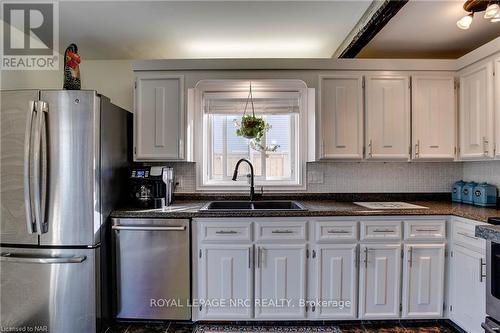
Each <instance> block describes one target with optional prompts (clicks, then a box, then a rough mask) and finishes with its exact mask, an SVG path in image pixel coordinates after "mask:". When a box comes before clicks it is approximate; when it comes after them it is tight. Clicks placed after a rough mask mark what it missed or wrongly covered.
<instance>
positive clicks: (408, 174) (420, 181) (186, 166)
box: [169, 161, 500, 193]
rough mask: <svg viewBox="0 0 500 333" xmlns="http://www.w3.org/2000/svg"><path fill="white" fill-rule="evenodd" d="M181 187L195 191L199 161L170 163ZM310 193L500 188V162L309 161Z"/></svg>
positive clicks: (182, 189) (180, 189)
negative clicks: (472, 185) (480, 184)
mask: <svg viewBox="0 0 500 333" xmlns="http://www.w3.org/2000/svg"><path fill="white" fill-rule="evenodd" d="M169 165H171V166H173V167H174V169H175V175H176V179H177V181H179V182H180V184H179V185H180V186H178V187H177V189H176V192H179V193H193V192H196V164H195V163H189V162H176V163H169ZM307 178H308V185H307V192H309V193H381V192H387V193H435V192H449V191H450V189H451V186H452V184H453V183H454V182H455V181H456V180H459V179H464V180H475V181H486V182H488V183H491V184H494V185H496V186H497V187H498V188H500V161H486V162H412V163H406V162H313V163H308V164H307Z"/></svg>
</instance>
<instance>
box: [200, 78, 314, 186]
mask: <svg viewBox="0 0 500 333" xmlns="http://www.w3.org/2000/svg"><path fill="white" fill-rule="evenodd" d="M249 82H250V81H249V80H202V81H199V82H198V83H197V84H196V87H195V89H194V94H193V95H194V96H193V101H192V102H193V103H194V110H193V111H194V124H193V125H194V133H199V135H196V137H195V141H194V143H195V149H194V153H195V160H196V161H199V163H196V190H197V191H212V192H218V191H238V192H239V191H241V192H243V191H248V182H247V180H246V179H244V177H242V175H240V177H239V179H238V181H232V180H231V179H230V178H229V179H222V180H220V179H217V180H214V179H213V178H212V179H210V176H209V175H210V173H209V172H210V168H211V167H212V166H211V165H212V164H213V162H212V161H209V159H212V158H213V155H212V154H211V153H212V152H211V151H210V150H211V149H212V146H213V144H212V142H210V140H211V139H212V135H211V134H212V132H211V131H212V128H211V127H212V126H211V122H210V120H209V118H210V115H208V114H205V112H204V107H205V101H204V98H203V96H204V94H205V93H210V92H242V91H244V92H246V91H248V86H249ZM252 90H253V91H257V92H259V91H260V92H262V91H266V92H297V93H299V96H300V97H299V112H298V113H297V114H296V115H297V116H296V117H292V119H294V120H293V121H292V122H293V123H294V124H293V126H294V128H295V131H291V132H292V133H291V136H290V154H292V152H291V150H292V149H293V150H294V153H295V156H294V160H293V161H291V163H293V165H294V166H295V167H293V168H292V170H291V171H292V175H291V178H290V180H282V179H279V180H272V179H267V180H262V179H259V178H258V177H256V178H255V186H256V187H262V188H265V189H270V190H273V191H304V190H306V181H305V180H306V179H305V170H306V162H307V160H308V157H309V156H311V155H314V149H313V151H312V154H311V148H310V146H311V145H310V144H308V141H309V140H308V139H309V138H310V137H311V134H312V137H314V113H315V110H314V98H315V94H314V89H308V88H307V85H306V84H305V83H304V82H303V81H301V80H252ZM311 99H312V103H311ZM311 112H312V115H313V117H311ZM311 119H312V120H313V121H311ZM308 121H309V124H308ZM311 126H313V130H312V131H309V132H308V128H309V127H311ZM313 145H314V143H313ZM207 148H208V149H207ZM226 149H227V148H226V147H224V150H226ZM313 159H314V158H313ZM263 160H264V161H265V159H263ZM226 168H227V166H224V167H223V170H225V171H226V172H227V171H228V170H227V169H226ZM262 168H265V164H263V165H262ZM223 172H224V171H223ZM225 175H226V174H225V173H223V178H225Z"/></svg>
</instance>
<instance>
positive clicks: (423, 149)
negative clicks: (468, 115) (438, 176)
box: [412, 76, 456, 160]
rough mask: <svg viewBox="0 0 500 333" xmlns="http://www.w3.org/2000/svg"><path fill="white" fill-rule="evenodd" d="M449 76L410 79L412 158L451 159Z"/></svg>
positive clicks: (452, 86) (451, 87) (452, 114)
mask: <svg viewBox="0 0 500 333" xmlns="http://www.w3.org/2000/svg"><path fill="white" fill-rule="evenodd" d="M455 138H456V119H455V81H454V77H453V76H412V144H413V149H412V158H413V159H422V160H431V159H439V160H452V159H454V158H455Z"/></svg>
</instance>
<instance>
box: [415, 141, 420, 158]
mask: <svg viewBox="0 0 500 333" xmlns="http://www.w3.org/2000/svg"><path fill="white" fill-rule="evenodd" d="M415 157H416V158H418V157H420V140H417V143H415Z"/></svg>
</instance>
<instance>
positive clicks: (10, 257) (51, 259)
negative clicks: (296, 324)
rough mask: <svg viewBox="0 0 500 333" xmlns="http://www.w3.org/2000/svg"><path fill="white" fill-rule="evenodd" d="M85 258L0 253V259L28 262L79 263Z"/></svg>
mask: <svg viewBox="0 0 500 333" xmlns="http://www.w3.org/2000/svg"><path fill="white" fill-rule="evenodd" d="M85 259H87V257H86V256H81V257H50V256H27V255H16V254H13V253H2V254H1V255H0V261H10V262H18V263H28V264H79V263H82V262H84V261H85Z"/></svg>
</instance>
